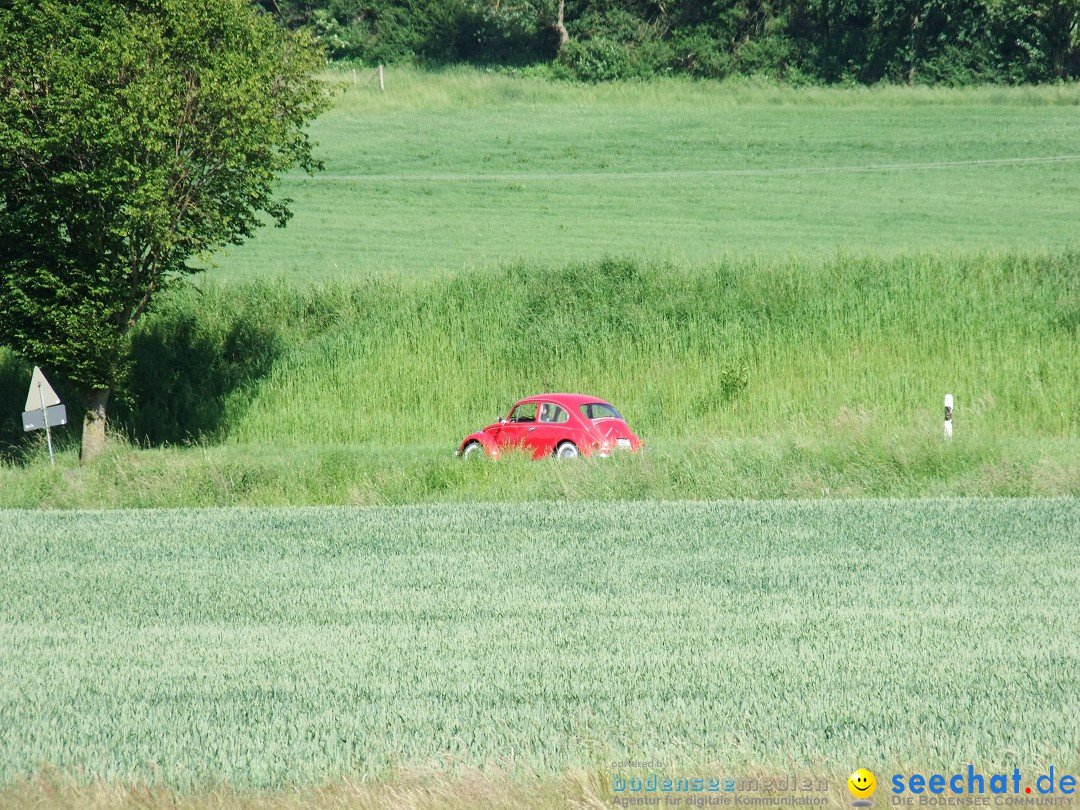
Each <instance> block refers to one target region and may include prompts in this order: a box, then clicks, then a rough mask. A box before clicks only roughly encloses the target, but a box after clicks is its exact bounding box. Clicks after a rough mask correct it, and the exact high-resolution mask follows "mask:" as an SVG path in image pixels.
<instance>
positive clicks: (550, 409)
mask: <svg viewBox="0 0 1080 810" xmlns="http://www.w3.org/2000/svg"><path fill="white" fill-rule="evenodd" d="M569 419H570V414H568V413H567V412H566V411H565V410H564V409H563V408H561V407H559V406H558V405H556V404H554V403H552V402H545V403H544V405H543V407H542V408H540V421H541V422H547V423H549V424H554V425H561V424H563V423H564V422H567V421H569Z"/></svg>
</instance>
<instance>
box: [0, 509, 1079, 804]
mask: <svg viewBox="0 0 1080 810" xmlns="http://www.w3.org/2000/svg"><path fill="white" fill-rule="evenodd" d="M1078 533H1080V504H1078V502H1077V501H1076V500H1036V501H1025V500H991V501H987V500H951V501H934V500H930V501H895V500H884V501H851V502H846V503H838V502H830V503H797V502H782V501H781V502H772V503H737V502H727V503H700V504H695V503H685V502H684V503H656V502H650V501H642V502H639V503H634V504H625V505H607V506H603V505H576V506H575V505H566V504H559V503H551V502H548V503H536V504H531V505H528V506H512V505H479V504H471V505H462V506H439V507H406V508H392V509H300V510H181V511H134V512H124V511H121V512H68V513H40V512H21V511H7V512H0V536H3V537H4V538H5V541H4V543H3V545H2V546H0V560H2V565H0V634H2V635H0V642H2V643H0V729H2V730H3V732H2V733H3V745H2V746H0V783H3V782H10V781H11V780H13V779H16V778H28V777H31V776H33V775H34V774H36V773H37V772H38V771H39V769H41V768H42V767H43V766H44V765H46V764H48V765H50V766H51V767H53V768H55V769H57V770H58V771H59V772H61V773H65V772H69V773H77V774H80V778H81V779H83V780H94V779H97V778H99V777H100V778H102V779H104V780H106V781H107V782H116V781H119V780H126V781H129V782H131V781H144V782H156V781H160V782H163V783H165V784H169V785H174V786H180V787H189V788H192V787H199V786H202V787H205V786H207V785H213V784H216V783H220V782H221V781H226V782H228V783H230V784H231V785H233V786H234V787H238V788H244V787H260V786H273V787H282V786H285V785H291V786H295V787H300V786H303V785H307V784H313V783H314V784H320V783H326V782H333V781H335V780H338V779H341V778H343V777H346V776H349V775H356V774H368V775H372V776H384V777H388V778H392V773H393V771H394V769H395V768H397V767H403V768H406V769H410V768H412V769H430V770H434V771H435V772H442V773H451V774H452V773H453V772H454V771H455V770H456V769H464V768H481V769H483V768H485V767H497V768H499V769H500V770H502V771H506V772H510V773H516V774H519V775H522V776H527V777H532V778H535V777H537V776H540V777H544V776H551V775H553V774H560V773H564V772H566V771H567V770H568V769H573V768H577V769H586V770H593V771H600V772H606V773H608V774H610V771H611V768H610V763H611V761H621V760H625V759H642V758H644V759H648V758H650V757H654V758H655V759H656V760H667V761H671V762H672V763H673V764H672V767H671V769H670V771H671V772H674V773H682V774H685V773H687V772H693V771H694V770H696V769H701V768H706V767H713V768H716V767H720V768H725V769H729V771H728V772H744V771H746V770H747V769H753V768H776V769H779V770H781V771H783V770H784V769H786V768H787V769H790V768H800V769H813V768H815V767H826V768H828V769H830V770H831V769H832V767H833V764H834V763H844V764H846V763H858V764H860V765H865V766H867V767H870V768H873V769H875V770H878V769H881V770H887V769H889V768H894V767H901V766H903V767H908V768H913V767H914V766H916V765H920V766H925V767H929V768H941V767H945V768H949V769H955V768H957V767H959V766H960V765H961V764H962V763H966V762H973V763H977V764H978V765H979V767H983V768H990V767H997V766H1001V767H1006V766H1007V767H1009V768H1010V769H1011V768H1012V767H1013V766H1014V765H1017V766H1020V767H1022V768H1025V769H1030V768H1032V767H1035V766H1036V765H1037V764H1041V763H1050V762H1053V763H1056V764H1057V767H1058V768H1059V769H1060V770H1067V769H1068V768H1069V767H1073V766H1074V765H1075V764H1076V762H1077V760H1078V757H1077V754H1078V752H1080V727H1078V726H1077V724H1076V722H1075V718H1076V714H1077V711H1080V702H1078V699H1080V698H1078V693H1077V690H1076V672H1077V671H1078V668H1080V657H1078V646H1077V635H1076V622H1075V617H1076V615H1077V613H1078V611H1080V601H1078V597H1077V595H1078V593H1080V590H1078V588H1077V585H1078V584H1080V579H1078V577H1080V568H1078V567H1077V559H1076V554H1075V539H1076V536H1077V534H1078ZM837 767H842V765H837Z"/></svg>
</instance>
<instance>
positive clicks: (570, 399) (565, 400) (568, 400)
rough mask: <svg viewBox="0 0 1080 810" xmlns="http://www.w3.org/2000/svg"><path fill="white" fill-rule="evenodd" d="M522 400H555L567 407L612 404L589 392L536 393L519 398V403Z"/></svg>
mask: <svg viewBox="0 0 1080 810" xmlns="http://www.w3.org/2000/svg"><path fill="white" fill-rule="evenodd" d="M522 402H554V403H556V404H558V405H564V406H566V407H567V408H577V407H578V406H580V405H587V404H589V403H591V402H602V403H603V404H605V405H608V404H610V403H608V402H605V401H604V400H602V399H600V397H590V396H589V395H588V394H536V395H535V396H531V397H525V399H522V400H518V404H519V405H520V404H521V403H522Z"/></svg>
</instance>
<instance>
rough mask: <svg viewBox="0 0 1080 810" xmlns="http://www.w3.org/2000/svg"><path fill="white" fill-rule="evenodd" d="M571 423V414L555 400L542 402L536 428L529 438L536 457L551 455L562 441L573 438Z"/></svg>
mask: <svg viewBox="0 0 1080 810" xmlns="http://www.w3.org/2000/svg"><path fill="white" fill-rule="evenodd" d="M569 423H570V414H569V413H567V412H566V409H565V408H563V407H562V406H561V405H558V404H556V403H554V402H544V403H541V405H540V413H539V415H538V416H537V420H536V429H535V430H534V431H533V432H532V433H531V438H530V439H529V440H528V443H529V445H530V446H531V447H532V448H533V455H534V456H535V457H536V458H540V457H542V456H549V455H551V454H552V453H554V452H555V448H556V447H558V446H559V444H560V442H564V441H567V440H569V439H570V438H571V436H570V424H569Z"/></svg>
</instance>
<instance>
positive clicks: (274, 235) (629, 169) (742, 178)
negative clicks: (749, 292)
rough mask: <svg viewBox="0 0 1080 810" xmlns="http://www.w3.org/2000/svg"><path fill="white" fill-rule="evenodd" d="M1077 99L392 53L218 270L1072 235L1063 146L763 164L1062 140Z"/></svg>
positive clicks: (995, 243) (1075, 171) (1046, 93)
mask: <svg viewBox="0 0 1080 810" xmlns="http://www.w3.org/2000/svg"><path fill="white" fill-rule="evenodd" d="M1077 103H1080V89H1078V88H1077V87H1051V88H1019V89H1005V88H987V89H973V90H963V91H957V90H948V89H934V90H931V89H926V88H916V89H907V88H877V89H870V90H868V89H866V88H857V89H834V90H820V89H819V90H805V89H803V90H792V89H790V88H776V87H771V86H768V85H764V84H755V83H747V82H731V83H724V84H716V83H692V82H684V81H660V82H655V83H651V84H643V85H639V84H630V85H613V86H601V87H578V86H573V85H564V84H559V83H555V84H552V83H547V82H543V81H538V80H523V79H512V78H508V77H504V76H493V75H485V74H482V73H478V72H475V71H460V72H455V71H451V72H448V73H443V74H437V75H430V74H416V73H410V72H403V73H396V74H394V75H392V76H391V78H390V85H389V87H388V90H387V92H386V94H385V95H380V94H379V93H378V91H377V90H373V89H372V88H371V87H370V86H367V85H364V86H361V87H358V88H349V89H347V90H346V91H345V93H344V95H343V96H341V97H340V98H339V101H338V104H337V106H336V107H335V109H334V110H333V111H332V112H330V113H328V114H327V115H326V116H324V117H323V118H322V119H321V120H320V121H319V122H318V123H317V124H316V125H315V127H314V134H315V136H316V137H317V138H318V139H319V141H320V142H321V147H320V150H319V151H320V154H321V155H322V157H323V158H324V160H325V161H326V166H327V171H326V172H325V174H323V175H321V176H317V177H316V178H315V179H307V178H295V179H288V180H286V181H285V182H284V183H283V190H284V192H285V193H287V194H288V195H289V196H291V197H293V198H295V200H296V218H295V219H294V220H293V222H292V223H291V224H290V226H289V227H288V228H287V229H286V230H284V231H277V230H274V231H268V232H266V233H263V234H260V235H259V237H258V238H257V239H256V240H254V241H253V242H251V243H250V244H249V245H247V246H245V247H242V248H237V249H234V250H233V251H232V253H231V255H230V256H228V257H225V258H222V259H220V262H221V270H222V274H224V275H227V276H229V277H251V276H253V275H256V274H258V275H260V276H262V275H264V274H265V273H266V272H267V271H268V270H269V271H273V272H276V273H281V274H284V275H287V276H289V277H294V278H299V279H311V278H327V277H333V278H356V277H364V276H369V275H371V274H373V273H390V272H394V271H404V272H409V273H412V272H416V273H427V272H429V271H431V270H432V269H433V268H444V269H449V270H460V269H463V268H473V267H485V268H486V267H492V266H497V265H501V264H503V263H505V262H508V261H517V260H522V261H528V262H532V263H535V262H537V261H542V262H544V263H548V264H552V265H561V264H565V263H567V262H572V261H583V260H588V259H595V258H599V257H603V256H607V255H612V254H615V255H620V256H637V257H641V258H664V259H673V260H675V261H679V262H690V263H697V262H701V261H707V260H712V259H715V258H717V257H719V256H732V255H745V254H747V253H752V254H769V255H782V256H783V255H787V254H789V253H796V254H799V255H807V254H816V255H821V254H829V253H832V252H833V251H834V250H836V249H837V248H844V249H854V250H856V251H863V250H872V251H879V252H886V253H893V252H897V251H908V250H911V249H913V248H919V249H925V248H934V249H942V250H947V251H953V250H956V249H965V250H966V249H984V248H995V249H1021V250H1028V249H1032V248H1041V249H1050V250H1057V249H1060V248H1062V247H1075V246H1077V241H1076V238H1075V232H1076V228H1075V223H1076V221H1078V220H1080V193H1078V192H1080V161H1076V160H1074V161H1072V162H1068V163H1035V164H1019V165H993V164H990V165H956V166H951V167H926V168H920V169H915V168H907V169H893V170H885V169H883V170H879V171H870V172H839V173H837V172H830V171H825V172H822V173H809V174H800V173H795V174H789V173H773V172H775V170H781V172H786V171H790V170H792V169H794V170H799V171H801V170H805V169H812V170H818V169H829V168H835V167H862V166H868V165H883V164H888V165H891V164H923V163H941V162H949V161H961V162H963V161H972V160H974V161H980V160H990V161H993V160H1001V159H1011V158H1042V157H1047V156H1061V155H1072V156H1076V155H1077V154H1078V152H1080V150H1078V149H1077V146H1076V144H1077V143H1078V142H1080V140H1078V136H1080V117H1078V116H1077V114H1076V105H1077ZM745 170H751V171H752V172H756V171H760V170H764V173H761V174H755V173H751V174H739V172H743V171H745ZM643 172H644V173H652V172H659V173H661V174H660V175H659V176H640V173H643ZM667 172H674V173H676V175H675V176H671V175H665V174H663V173H667ZM709 172H721V173H722V174H720V175H718V176H717V175H714V176H710V175H709V174H708V173H709ZM724 172H728V174H723V173H724ZM731 172H734V174H732V173H731ZM703 173H704V174H703ZM373 175H374V176H375V177H373ZM635 175H638V176H635ZM462 176H465V177H467V178H470V179H461V178H462ZM478 176H488V177H496V178H500V179H486V180H484V179H478Z"/></svg>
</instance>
